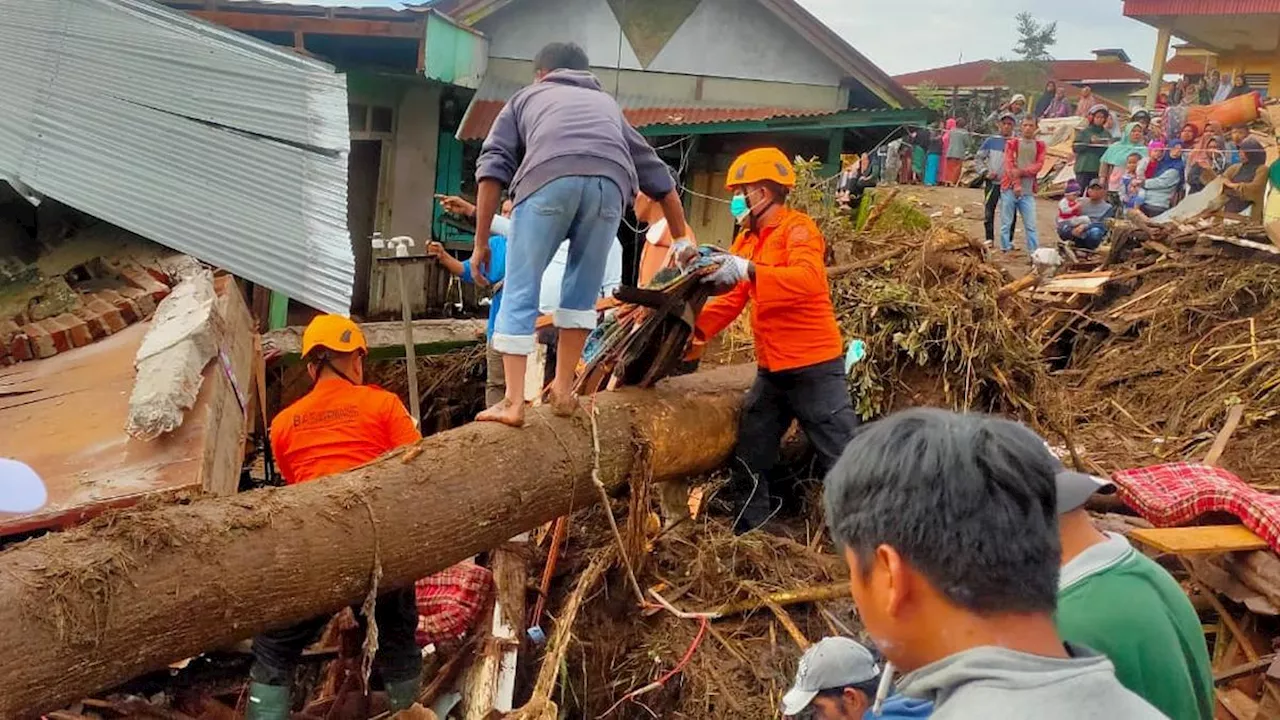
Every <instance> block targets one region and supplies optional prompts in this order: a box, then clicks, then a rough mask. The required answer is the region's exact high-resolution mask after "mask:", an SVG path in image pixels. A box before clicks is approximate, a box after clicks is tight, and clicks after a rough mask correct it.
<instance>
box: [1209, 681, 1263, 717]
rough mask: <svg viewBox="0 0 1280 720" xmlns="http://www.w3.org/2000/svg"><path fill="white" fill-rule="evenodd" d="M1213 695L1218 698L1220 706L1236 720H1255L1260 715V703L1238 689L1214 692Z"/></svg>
mask: <svg viewBox="0 0 1280 720" xmlns="http://www.w3.org/2000/svg"><path fill="white" fill-rule="evenodd" d="M1213 694H1214V695H1215V696H1216V697H1217V698H1218V704H1220V705H1222V707H1224V708H1226V710H1227V712H1229V713H1231V716H1232V717H1234V718H1236V720H1254V717H1255V716H1256V715H1257V714H1258V701H1257V700H1254V699H1253V698H1251V697H1249V696H1248V695H1245V694H1244V692H1242V691H1240V690H1237V689H1236V688H1227V689H1226V690H1214V691H1213Z"/></svg>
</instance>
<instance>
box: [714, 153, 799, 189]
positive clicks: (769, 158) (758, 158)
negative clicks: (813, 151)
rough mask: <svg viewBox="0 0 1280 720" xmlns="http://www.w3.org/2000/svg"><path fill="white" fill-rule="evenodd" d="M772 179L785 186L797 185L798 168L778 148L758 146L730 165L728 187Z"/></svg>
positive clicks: (726, 181) (726, 183) (726, 184)
mask: <svg viewBox="0 0 1280 720" xmlns="http://www.w3.org/2000/svg"><path fill="white" fill-rule="evenodd" d="M762 180H772V181H773V182H776V183H778V184H779V185H782V186H783V187H789V188H790V187H795V186H796V169H795V167H794V166H792V165H791V161H790V160H788V159H787V156H786V155H785V154H784V153H783V152H782V151H781V150H779V149H778V148H774V147H770V148H756V149H755V150H748V151H747V152H745V153H743V154H741V155H739V156H738V159H737V160H734V161H733V164H732V165H730V166H729V176H728V178H727V179H726V180H725V187H726V188H730V189H732V188H734V187H737V186H739V185H749V184H751V183H755V182H760V181H762Z"/></svg>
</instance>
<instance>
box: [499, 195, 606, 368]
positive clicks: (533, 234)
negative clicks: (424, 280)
mask: <svg viewBox="0 0 1280 720" xmlns="http://www.w3.org/2000/svg"><path fill="white" fill-rule="evenodd" d="M621 223H622V191H621V190H619V189H618V186H617V185H615V184H614V183H613V181H612V180H609V179H608V178H604V177H591V176H581V175H572V176H568V177H562V178H558V179H556V180H553V181H551V182H549V183H547V184H546V185H543V186H542V187H540V188H538V189H537V190H536V191H534V192H533V193H532V194H531V195H529V196H528V197H526V198H524V199H523V200H521V201H520V204H519V205H517V206H516V207H515V211H514V213H513V214H512V217H511V237H509V238H508V239H507V240H508V242H507V277H506V281H505V282H504V285H503V288H502V307H501V308H500V309H499V310H498V320H497V323H495V326H494V333H493V347H494V349H495V350H497V351H498V352H500V353H503V354H505V355H530V354H532V353H533V350H534V345H535V342H536V340H535V338H534V329H535V325H536V324H537V321H538V295H539V292H540V290H541V285H542V273H543V272H544V271H545V270H546V269H547V265H549V264H550V263H551V258H552V257H553V256H554V255H555V253H556V249H557V248H559V247H560V243H562V242H564V239H565V238H568V239H569V261H568V263H567V264H566V267H565V272H564V279H563V280H562V281H561V284H560V307H559V308H557V309H556V312H555V325H556V327H558V328H568V329H581V330H592V329H594V328H595V326H596V300H598V299H599V297H600V287H601V285H603V284H604V272H605V265H606V263H607V261H608V259H609V248H610V246H611V245H612V244H613V239H614V238H615V237H616V236H617V235H618V226H619V225H620V224H621Z"/></svg>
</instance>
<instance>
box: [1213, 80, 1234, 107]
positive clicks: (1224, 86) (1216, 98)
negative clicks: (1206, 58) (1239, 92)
mask: <svg viewBox="0 0 1280 720" xmlns="http://www.w3.org/2000/svg"><path fill="white" fill-rule="evenodd" d="M1229 97H1231V76H1230V75H1222V74H1219V75H1218V89H1217V90H1215V91H1214V93H1213V102H1214V104H1215V105H1216V104H1218V103H1220V102H1222V101H1223V100H1226V99H1227V98H1229Z"/></svg>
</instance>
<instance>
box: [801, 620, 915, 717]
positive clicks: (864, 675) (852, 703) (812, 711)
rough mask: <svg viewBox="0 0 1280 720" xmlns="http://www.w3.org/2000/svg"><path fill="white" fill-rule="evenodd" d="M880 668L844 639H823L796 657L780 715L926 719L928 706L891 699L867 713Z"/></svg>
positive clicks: (896, 697)
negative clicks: (878, 709)
mask: <svg viewBox="0 0 1280 720" xmlns="http://www.w3.org/2000/svg"><path fill="white" fill-rule="evenodd" d="M883 673H884V664H883V663H881V662H879V661H877V659H876V657H875V655H873V654H872V653H871V651H870V650H868V649H867V648H865V647H863V646H862V645H861V644H859V643H857V642H855V641H853V640H850V639H849V638H846V637H829V638H823V639H822V640H819V641H818V642H816V643H814V644H813V647H810V648H809V649H808V650H806V651H805V652H804V655H802V656H800V665H799V667H798V668H797V669H796V681H795V683H794V684H793V685H792V686H791V689H790V690H788V691H787V694H786V695H783V696H782V714H783V716H785V717H788V718H804V719H805V720H863V719H864V718H866V719H867V720H871V719H872V718H874V717H880V718H883V719H884V720H913V719H914V718H927V717H929V714H930V713H932V712H933V705H932V704H931V703H930V702H928V701H927V700H912V699H910V698H905V697H902V696H901V695H892V696H890V697H889V698H888V699H887V700H885V702H884V705H883V706H882V707H881V708H880V714H879V715H878V716H876V715H874V714H873V713H872V712H871V709H872V706H873V705H874V704H875V700H876V691H877V690H878V689H879V687H880V679H881V676H882V674H883Z"/></svg>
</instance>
